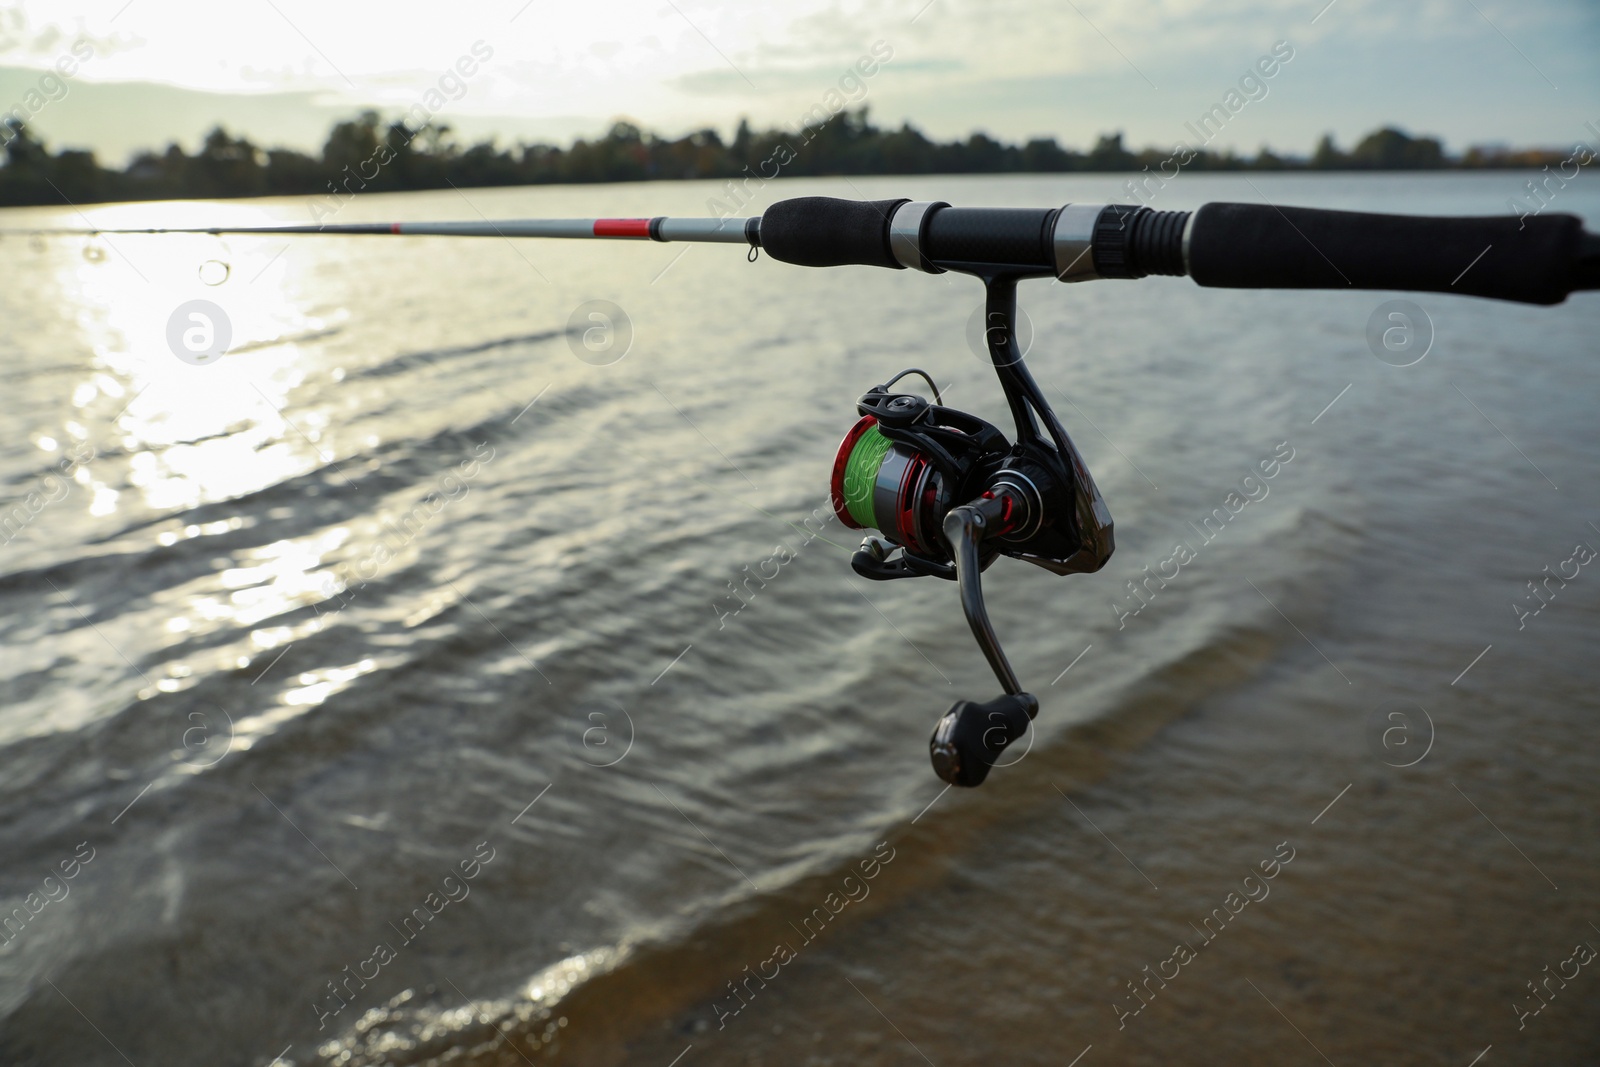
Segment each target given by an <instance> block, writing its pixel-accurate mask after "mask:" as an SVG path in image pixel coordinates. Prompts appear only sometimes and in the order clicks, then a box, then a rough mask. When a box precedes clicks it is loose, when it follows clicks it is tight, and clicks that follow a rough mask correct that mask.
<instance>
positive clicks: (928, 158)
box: [0, 108, 1562, 213]
mask: <svg viewBox="0 0 1600 1067" xmlns="http://www.w3.org/2000/svg"><path fill="white" fill-rule="evenodd" d="M0 140H3V141H4V147H3V153H4V165H3V166H0V205H3V206H15V205H25V204H60V203H62V202H63V201H70V202H72V203H74V204H83V203H94V202H104V201H116V200H158V199H160V200H165V199H178V198H209V197H238V196H282V195H307V196H312V197H324V198H328V199H327V200H326V203H327V204H328V205H330V206H329V208H328V211H329V213H331V212H332V210H334V207H333V206H332V205H335V204H336V203H337V202H339V201H341V200H343V199H346V198H348V196H350V195H353V194H354V193H356V192H366V191H374V192H378V191H391V192H392V191H398V190H408V189H442V188H447V187H449V186H451V185H455V186H458V187H461V188H472V187H483V186H498V185H541V184H550V183H577V182H618V181H641V180H647V179H692V178H730V179H741V178H743V179H749V178H762V179H766V178H774V177H777V176H779V175H780V174H781V175H783V176H800V175H807V176H815V175H834V174H847V175H857V174H1015V173H1066V172H1118V171H1124V172H1125V171H1141V170H1143V169H1144V168H1146V167H1150V168H1155V167H1158V166H1159V165H1160V164H1161V163H1162V162H1163V161H1166V160H1170V158H1171V156H1170V154H1169V153H1167V152H1165V151H1163V150H1160V149H1155V148H1145V149H1141V150H1139V151H1132V150H1130V149H1128V148H1127V147H1125V146H1124V145H1123V143H1122V134H1121V133H1113V134H1104V135H1102V136H1101V137H1100V138H1099V139H1098V140H1097V141H1096V142H1095V144H1094V145H1093V147H1091V148H1089V149H1088V150H1087V151H1079V150H1078V149H1075V148H1067V147H1063V146H1062V145H1060V144H1057V143H1056V141H1055V139H1054V138H1048V137H1045V138H1035V139H1033V140H1030V141H1028V142H1027V143H1025V144H1020V145H1019V144H1006V143H1004V142H1001V141H997V140H995V139H994V138H992V137H990V136H989V135H987V134H984V133H974V134H972V135H971V136H969V137H968V138H967V139H966V140H964V141H949V142H939V141H933V140H930V139H929V138H928V137H927V136H925V135H924V134H923V133H922V132H921V131H919V130H918V129H916V128H915V127H914V126H911V125H910V124H909V123H908V124H905V125H902V126H901V127H900V128H899V129H896V130H886V129H880V128H878V127H876V126H874V125H872V124H871V122H869V121H868V118H867V110H866V108H862V109H860V110H856V111H849V110H847V111H844V112H842V113H841V114H839V115H838V116H836V117H835V118H834V119H832V120H830V121H828V122H825V123H823V124H820V125H813V126H807V127H805V128H804V129H802V130H800V131H799V132H798V133H795V132H791V131H787V130H781V129H774V130H767V131H765V132H761V133H757V132H755V131H754V130H752V129H751V128H750V124H749V123H748V122H745V121H741V122H740V123H739V128H738V131H737V133H736V134H735V135H734V137H733V139H732V140H731V141H725V140H723V138H722V137H721V136H719V135H718V133H717V131H716V130H713V129H703V130H698V131H696V132H694V133H691V134H688V135H687V136H684V137H679V138H677V139H676V140H671V139H668V138H665V137H660V136H657V135H656V134H653V133H650V132H648V131H646V130H642V129H640V128H639V127H638V126H636V125H633V124H632V123H628V122H617V123H615V124H614V125H613V126H612V127H611V129H610V130H609V131H607V133H606V134H605V135H604V136H603V137H599V138H596V139H594V140H585V139H579V140H577V141H574V142H573V143H572V145H570V146H569V147H566V148H562V147H559V146H557V145H550V144H518V145H516V146H515V147H500V146H498V145H497V144H496V143H495V142H494V141H492V140H491V141H483V142H480V143H478V144H474V145H470V146H463V145H461V144H460V143H458V142H457V141H456V140H455V138H454V137H453V135H452V131H451V128H450V127H449V126H442V125H441V126H429V127H426V128H423V129H421V130H411V129H408V128H407V127H406V126H405V125H404V124H403V123H401V122H398V121H396V122H386V121H385V120H384V119H382V118H381V117H380V116H379V114H378V113H377V112H375V111H366V112H363V113H362V114H360V115H359V116H357V117H356V118H354V119H352V120H350V121H347V122H340V123H338V124H336V125H335V126H334V127H333V129H332V131H331V132H330V133H329V135H328V140H327V143H326V144H324V145H323V147H322V154H321V155H320V156H313V155H308V154H306V153H304V152H297V151H294V150H292V149H287V148H262V147H260V146H258V145H255V144H252V143H251V142H250V141H249V140H247V139H246V138H244V137H235V136H233V135H232V134H229V133H228V132H227V131H226V130H224V129H223V128H222V127H220V126H219V127H217V128H216V129H214V130H212V131H211V132H210V133H209V134H207V135H206V138H205V141H204V143H203V144H202V145H201V148H200V150H199V152H197V153H196V154H194V155H189V154H188V153H186V152H185V151H184V150H183V149H182V148H181V147H179V146H178V145H176V144H172V145H168V147H167V149H166V151H164V152H159V153H157V152H141V153H139V154H138V155H136V156H135V157H134V158H133V159H132V160H131V161H130V162H129V164H128V165H127V166H126V167H125V168H123V169H121V170H118V169H116V168H114V167H106V166H102V165H101V164H100V163H99V162H98V161H97V160H96V159H95V157H94V153H92V152H86V151H81V150H77V149H66V150H63V151H60V152H55V153H52V152H51V151H50V150H49V149H48V148H47V147H46V146H45V145H44V143H43V142H42V141H40V140H39V139H37V138H36V137H34V136H33V134H32V132H31V131H30V130H29V129H28V128H27V127H26V126H25V125H22V124H20V123H17V122H15V121H12V122H9V123H6V124H5V125H3V126H0ZM1561 158H1562V153H1561V152H1554V151H1546V150H1540V149H1524V150H1507V149H1489V148H1473V149H1471V150H1469V151H1468V152H1467V153H1466V154H1465V155H1463V156H1460V157H1452V156H1449V155H1446V154H1445V152H1444V149H1443V147H1442V146H1441V145H1440V143H1439V141H1438V140H1437V139H1435V138H1432V137H1412V136H1410V135H1408V134H1406V133H1404V132H1402V131H1400V130H1397V129H1393V128H1388V127H1386V128H1384V129H1381V130H1377V131H1375V132H1373V133H1370V134H1368V135H1367V136H1366V137H1364V138H1362V139H1361V141H1360V142H1359V143H1358V144H1356V145H1355V147H1353V148H1352V149H1350V150H1349V151H1348V152H1346V151H1343V150H1341V149H1340V148H1339V147H1338V146H1337V145H1335V144H1334V142H1333V138H1332V137H1331V136H1325V137H1323V138H1322V140H1321V142H1320V143H1319V144H1318V145H1317V148H1316V150H1315V151H1314V152H1313V153H1312V154H1311V155H1310V156H1309V157H1296V156H1290V155H1279V154H1277V153H1275V152H1273V151H1271V150H1270V149H1268V148H1262V149H1261V151H1260V152H1258V153H1257V154H1256V155H1254V156H1243V155H1237V154H1235V153H1234V152H1233V151H1232V150H1228V151H1224V152H1214V151H1208V150H1204V149H1202V150H1200V151H1198V152H1196V153H1194V156H1193V159H1192V160H1190V161H1189V162H1188V163H1186V164H1185V165H1184V167H1183V169H1184V170H1194V171H1232V170H1278V171H1282V170H1437V169H1443V168H1485V167H1497V168H1499V167H1529V168H1535V169H1537V168H1540V167H1543V166H1546V165H1553V164H1555V163H1557V162H1559V161H1560V160H1561Z"/></svg>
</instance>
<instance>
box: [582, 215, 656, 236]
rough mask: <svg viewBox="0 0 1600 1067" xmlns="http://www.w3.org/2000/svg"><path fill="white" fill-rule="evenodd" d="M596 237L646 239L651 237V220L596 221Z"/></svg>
mask: <svg viewBox="0 0 1600 1067" xmlns="http://www.w3.org/2000/svg"><path fill="white" fill-rule="evenodd" d="M594 235H595V236H596V237H646V238H648V237H649V236H650V220H649V219H595V220H594Z"/></svg>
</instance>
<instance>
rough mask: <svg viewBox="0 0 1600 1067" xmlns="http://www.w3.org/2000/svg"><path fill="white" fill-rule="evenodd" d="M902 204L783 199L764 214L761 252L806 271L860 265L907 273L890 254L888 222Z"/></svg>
mask: <svg viewBox="0 0 1600 1067" xmlns="http://www.w3.org/2000/svg"><path fill="white" fill-rule="evenodd" d="M905 202H906V200H905V198H904V197H902V198H901V199H899V200H837V199H835V198H834V197H831V196H801V197H796V198H794V199H793V200H780V201H778V202H777V203H776V204H773V205H772V206H771V207H769V208H767V210H766V211H764V212H763V213H762V215H761V247H762V248H763V249H764V250H765V251H766V253H767V255H769V256H771V257H772V258H773V259H781V260H782V261H783V262H785V263H797V264H799V265H800V266H802V267H843V266H847V265H851V264H859V265H861V266H867V267H889V268H891V269H894V270H903V269H905V268H904V267H902V266H901V264H900V263H899V261H897V260H896V259H895V258H894V253H893V252H892V251H890V249H889V219H890V218H892V217H893V216H894V210H895V208H897V207H899V206H900V205H901V204H904V203H905Z"/></svg>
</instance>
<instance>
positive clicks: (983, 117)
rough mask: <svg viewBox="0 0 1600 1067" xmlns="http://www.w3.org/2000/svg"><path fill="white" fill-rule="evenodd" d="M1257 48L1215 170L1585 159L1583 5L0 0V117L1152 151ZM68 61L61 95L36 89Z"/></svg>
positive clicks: (48, 131) (255, 129) (145, 141)
mask: <svg viewBox="0 0 1600 1067" xmlns="http://www.w3.org/2000/svg"><path fill="white" fill-rule="evenodd" d="M375 12H381V13H382V14H381V16H378V17H374V13H375ZM74 47H76V48H77V49H78V52H79V55H83V54H86V55H87V58H84V59H81V60H79V59H78V56H74V54H73V49H74ZM1275 47H1276V49H1277V50H1278V53H1279V55H1280V56H1282V55H1288V56H1289V58H1288V59H1287V60H1284V61H1280V62H1279V63H1277V64H1276V65H1275V67H1274V73H1273V75H1272V77H1271V78H1264V79H1261V81H1260V87H1259V88H1254V87H1253V86H1252V93H1251V96H1252V98H1251V99H1249V101H1248V103H1247V105H1246V106H1245V107H1243V108H1242V109H1241V110H1240V111H1239V113H1238V114H1236V115H1234V116H1233V118H1232V119H1231V121H1230V122H1229V123H1228V125H1227V127H1226V128H1225V129H1224V130H1223V131H1222V133H1221V134H1220V135H1219V136H1218V137H1217V138H1216V140H1215V141H1214V142H1213V147H1219V148H1222V147H1232V148H1235V149H1237V150H1239V151H1243V152H1250V153H1253V152H1254V151H1255V150H1257V149H1258V148H1259V147H1261V146H1262V145H1264V144H1265V145H1270V146H1272V147H1273V148H1274V149H1276V150H1278V151H1282V152H1294V153H1301V154H1304V153H1307V152H1309V151H1310V149H1311V148H1312V147H1313V146H1314V145H1315V143H1316V141H1317V140H1318V139H1319V138H1320V137H1321V136H1322V135H1323V134H1324V133H1331V134H1333V135H1334V137H1335V138H1336V140H1338V141H1339V142H1340V143H1341V144H1342V145H1344V146H1346V147H1348V146H1349V145H1350V144H1351V143H1353V142H1354V141H1355V140H1356V139H1358V138H1359V137H1360V136H1361V135H1363V134H1365V133H1367V132H1369V131H1371V130H1373V129H1375V128H1377V127H1379V126H1382V125H1388V124H1392V125H1397V126H1399V127H1401V128H1402V129H1406V130H1408V131H1411V132H1413V133H1417V134H1432V135H1435V136H1438V137H1441V138H1442V139H1443V140H1444V141H1445V143H1446V146H1447V148H1449V149H1451V150H1453V151H1460V150H1462V149H1464V148H1466V147H1467V146H1469V145H1472V144H1513V145H1540V146H1553V147H1559V146H1565V145H1572V144H1574V143H1576V142H1577V141H1579V140H1585V139H1586V140H1588V141H1589V142H1590V143H1595V144H1597V145H1600V132H1594V133H1591V132H1588V131H1586V129H1585V125H1584V124H1585V123H1587V122H1592V123H1594V124H1595V125H1596V127H1597V129H1600V62H1596V59H1597V57H1600V2H1597V0H1404V2H1396V0H1332V3H1329V2H1328V0H1144V2H1136V0H982V2H979V0H766V2H761V3H754V2H744V3H734V2H716V0H589V2H585V3H571V2H559V0H474V2H471V3H462V4H455V5H446V4H442V3H438V2H430V0H385V2H383V3H381V4H380V3H372V2H360V3H358V2H355V0H226V2H223V3H201V2H198V0H81V2H61V0H20V2H15V0H11V2H8V0H0V110H10V109H11V108H12V107H15V106H21V107H23V108H24V109H25V110H27V109H28V108H29V106H30V105H29V101H30V100H32V101H34V102H38V101H41V100H42V101H43V106H41V107H38V108H37V110H36V111H35V112H34V113H33V114H31V116H30V122H31V125H32V126H33V128H34V129H35V130H36V131H37V132H38V133H41V134H42V135H43V136H44V137H45V139H46V140H47V142H48V143H50V145H51V146H52V147H54V148H61V147H79V148H90V149H93V150H94V151H95V152H96V153H97V154H98V155H99V156H100V158H101V160H102V161H103V162H108V163H121V162H123V161H125V160H126V158H127V157H128V155H129V154H130V153H132V152H133V151H135V150H136V149H140V148H147V147H155V148H160V147H163V146H164V145H165V144H167V143H168V142H170V141H177V142H179V143H181V144H183V145H185V146H186V147H188V148H189V149H191V150H192V149H193V148H194V147H195V146H196V145H197V144H198V143H199V140H200V138H201V136H202V135H203V133H204V132H205V131H206V130H207V129H209V128H210V127H212V126H214V125H216V124H218V123H221V124H223V125H225V126H227V127H228V128H229V130H230V131H232V132H235V133H243V134H245V135H247V136H249V137H250V138H251V139H252V140H254V141H256V142H257V143H258V144H263V145H267V146H278V145H283V146H288V147H295V148H301V149H311V150H316V149H319V148H320V146H321V143H322V141H323V140H324V138H325V134H326V132H327V129H328V127H329V126H330V125H331V124H332V122H334V121H336V120H337V119H341V118H345V117H349V116H351V115H353V114H355V113H356V112H358V111H360V110H361V109H363V108H366V107H374V108H377V109H379V110H380V111H382V112H384V113H385V114H386V115H394V116H398V115H399V114H401V113H402V112H404V111H406V110H407V109H408V108H410V107H412V106H413V105H415V104H418V103H423V102H425V101H429V100H430V96H429V94H430V92H431V93H433V94H434V95H433V96H432V97H431V101H432V102H434V103H437V104H438V107H437V108H436V109H435V108H434V107H431V106H430V107H429V110H430V111H433V112H434V114H435V121H436V122H441V123H448V124H450V125H451V126H453V127H454V128H455V130H456V132H457V136H458V137H460V138H461V139H463V140H470V141H476V140H479V139H482V138H486V137H489V136H496V137H498V138H499V139H500V141H501V143H503V144H513V143H516V142H517V141H531V140H544V141H549V142H555V143H565V142H567V141H570V140H571V139H572V138H573V137H575V136H586V135H587V136H593V135H596V134H599V133H601V132H603V131H604V130H605V129H606V128H607V127H609V125H610V124H611V123H612V122H613V121H615V120H617V119H620V118H625V119H628V120H630V121H633V122H636V123H639V124H640V125H642V126H645V127H646V128H648V129H652V130H656V131H658V132H661V133H664V134H668V135H672V136H676V135H680V134H683V133H686V132H689V131H691V130H694V129H700V128H704V127H713V128H715V129H717V130H718V131H720V132H721V133H723V134H724V135H725V136H727V135H729V134H731V131H732V130H733V128H734V126H735V124H736V123H737V122H738V120H739V119H740V118H741V117H748V118H749V120H750V121H751V122H752V124H754V125H755V126H756V127H758V128H765V127H768V126H786V127H790V128H792V127H794V126H796V125H797V124H798V123H799V121H800V119H801V117H802V116H803V115H804V114H805V113H806V112H807V111H808V110H809V109H810V108H812V107H813V106H815V105H817V104H819V103H823V102H824V101H825V100H827V98H828V94H829V93H830V91H834V90H836V89H837V88H838V87H839V86H840V85H841V84H843V86H844V88H845V95H847V97H848V98H849V99H851V100H852V101H853V106H867V107H869V108H870V109H871V115H872V118H873V121H874V122H875V123H876V124H878V125H880V126H898V125H899V124H900V123H901V122H906V121H909V122H911V123H912V124H913V125H916V126H918V127H919V128H921V129H922V130H923V131H924V132H925V133H927V134H929V135H930V136H934V137H938V138H941V139H951V138H955V137H965V136H966V135H967V134H969V133H971V132H972V131H974V130H983V131H985V132H987V133H989V134H991V135H992V136H995V137H999V138H1001V139H1005V140H1022V139H1026V138H1029V137H1035V136H1053V137H1055V138H1057V139H1058V140H1059V141H1061V142H1062V143H1063V144H1066V145H1071V146H1079V147H1084V146H1087V145H1089V144H1092V143H1093V141H1094V139H1095V138H1096V137H1097V136H1099V135H1100V134H1102V133H1107V132H1112V131H1119V130H1120V131H1122V132H1123V133H1124V136H1125V138H1126V141H1127V142H1128V143H1129V144H1131V145H1134V146H1144V145H1155V146H1158V147H1170V146H1171V145H1172V144H1173V143H1174V142H1175V141H1177V140H1180V139H1182V140H1191V139H1192V138H1189V137H1187V136H1186V131H1185V126H1184V123H1185V122H1192V121H1195V120H1197V119H1198V118H1199V116H1200V115H1202V114H1204V113H1205V112H1206V111H1207V110H1208V109H1209V108H1211V107H1212V106H1213V105H1215V104H1217V103H1219V102H1222V101H1223V100H1224V98H1225V96H1226V95H1227V94H1228V93H1229V92H1230V90H1235V89H1237V88H1238V86H1239V83H1240V80H1241V79H1242V78H1245V77H1246V76H1247V75H1249V74H1250V72H1251V71H1252V68H1253V67H1254V66H1255V65H1256V64H1257V63H1258V62H1259V61H1260V60H1261V59H1262V58H1263V57H1267V56H1270V55H1272V53H1273V51H1274V48H1275ZM875 48H876V50H877V53H876V55H875V54H874V49H875ZM475 49H476V51H475ZM63 57H71V58H72V59H73V61H74V63H75V67H76V69H75V72H74V73H73V74H72V75H71V77H69V78H65V79H63V80H62V81H61V82H60V83H55V82H53V81H48V82H45V83H44V84H43V85H42V86H41V79H44V78H48V77H49V72H50V71H51V70H52V69H53V67H52V65H53V64H55V63H57V62H58V60H61V59H62V58H63ZM884 57H887V58H884ZM875 59H877V60H878V62H876V63H875V64H874V60H875ZM863 60H865V61H866V62H867V65H868V66H871V67H873V70H874V72H873V73H872V75H871V76H870V77H864V78H857V77H856V76H855V75H853V74H852V71H853V70H854V68H856V66H857V64H858V63H860V62H862V61H863ZM458 64H461V68H460V69H470V70H471V73H470V75H462V74H461V73H459V70H458V69H457V65H458ZM441 79H443V88H442V89H441V88H440V86H441ZM852 79H855V80H852ZM41 88H42V89H43V90H45V91H43V92H41V91H40V90H41Z"/></svg>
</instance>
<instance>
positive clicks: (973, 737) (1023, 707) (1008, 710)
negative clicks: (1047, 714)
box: [928, 693, 1039, 788]
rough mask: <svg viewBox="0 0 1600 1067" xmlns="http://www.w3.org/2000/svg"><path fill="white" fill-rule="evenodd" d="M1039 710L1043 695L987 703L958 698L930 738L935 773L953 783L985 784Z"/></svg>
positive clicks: (1014, 696) (1015, 696)
mask: <svg viewBox="0 0 1600 1067" xmlns="http://www.w3.org/2000/svg"><path fill="white" fill-rule="evenodd" d="M1038 713H1039V698H1038V697H1036V696H1034V695H1033V694H1032V693H1010V694H1007V695H1005V696H1001V697H996V698H995V699H994V700H991V701H989V702H988V703H987V704H979V703H976V702H974V701H971V700H958V701H956V702H955V704H953V705H952V706H951V708H950V710H949V711H947V712H945V715H944V718H942V719H940V720H939V723H938V725H936V726H935V727H934V728H933V736H932V737H931V738H929V739H928V755H929V757H930V758H931V759H932V760H933V770H934V773H935V774H937V775H938V776H939V777H940V778H942V779H943V780H944V781H946V782H949V783H950V784H951V785H959V786H965V787H968V788H971V787H975V786H979V785H982V784H983V780H984V779H985V778H987V777H988V776H989V769H990V768H991V767H993V766H994V765H995V762H996V761H997V760H998V759H999V758H1000V755H1001V753H1003V752H1004V751H1005V750H1006V748H1007V747H1008V746H1009V745H1010V744H1011V743H1012V742H1013V741H1015V740H1016V739H1017V738H1019V737H1021V736H1022V735H1023V734H1025V733H1027V732H1028V724H1029V723H1031V722H1032V721H1033V717H1034V716H1035V715H1037V714H1038Z"/></svg>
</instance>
